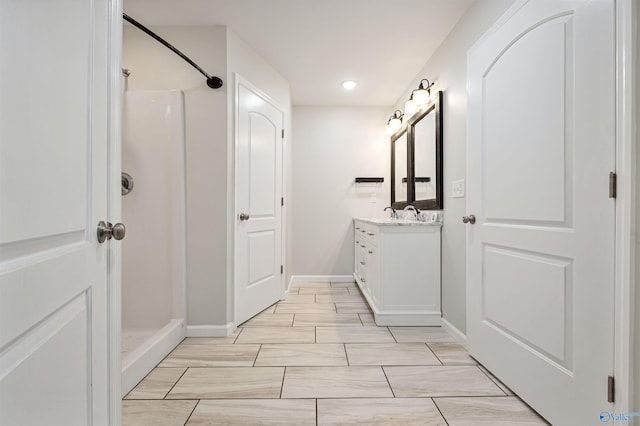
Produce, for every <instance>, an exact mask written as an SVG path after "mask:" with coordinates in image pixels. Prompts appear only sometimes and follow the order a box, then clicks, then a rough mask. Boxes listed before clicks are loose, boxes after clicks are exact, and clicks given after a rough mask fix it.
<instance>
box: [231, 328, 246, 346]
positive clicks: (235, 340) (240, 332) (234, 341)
mask: <svg viewBox="0 0 640 426" xmlns="http://www.w3.org/2000/svg"><path fill="white" fill-rule="evenodd" d="M238 328H240V331H238V335H237V336H236V338H235V339H233V343H232V344H233V345H235V344H236V342H237V341H238V338H239V337H240V334H242V332H243V331H244V328H242V327H238Z"/></svg>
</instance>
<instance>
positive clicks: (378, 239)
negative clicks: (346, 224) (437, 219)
mask: <svg viewBox="0 0 640 426" xmlns="http://www.w3.org/2000/svg"><path fill="white" fill-rule="evenodd" d="M353 225H354V249H355V252H354V254H355V256H354V259H355V262H354V274H353V275H354V278H355V279H356V282H357V283H358V286H359V287H360V290H361V291H362V294H363V295H364V297H365V298H366V299H367V302H368V303H369V306H370V307H371V310H372V311H373V314H374V317H375V322H376V324H377V325H396V326H420V325H421V326H439V325H440V318H441V311H440V231H441V226H442V225H441V224H440V223H429V222H419V221H413V220H397V219H360V218H356V219H354V220H353Z"/></svg>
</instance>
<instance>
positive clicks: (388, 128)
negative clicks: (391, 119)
mask: <svg viewBox="0 0 640 426" xmlns="http://www.w3.org/2000/svg"><path fill="white" fill-rule="evenodd" d="M384 132H385V133H386V134H388V135H391V134H393V130H391V126H389V124H387V125H386V126H384Z"/></svg>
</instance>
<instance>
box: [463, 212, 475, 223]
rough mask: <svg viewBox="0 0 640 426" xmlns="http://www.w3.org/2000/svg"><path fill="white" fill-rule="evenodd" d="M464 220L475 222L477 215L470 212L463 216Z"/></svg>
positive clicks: (465, 221)
mask: <svg viewBox="0 0 640 426" xmlns="http://www.w3.org/2000/svg"><path fill="white" fill-rule="evenodd" d="M462 221H463V222H464V223H470V224H472V225H473V224H474V223H476V217H475V216H474V215H472V214H470V215H469V216H462Z"/></svg>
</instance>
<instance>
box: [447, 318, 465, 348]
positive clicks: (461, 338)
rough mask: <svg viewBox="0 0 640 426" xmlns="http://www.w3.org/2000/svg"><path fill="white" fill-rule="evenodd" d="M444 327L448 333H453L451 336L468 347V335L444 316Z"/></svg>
mask: <svg viewBox="0 0 640 426" xmlns="http://www.w3.org/2000/svg"><path fill="white" fill-rule="evenodd" d="M442 328H443V329H444V330H446V331H447V333H449V334H450V335H451V337H453V338H454V339H456V341H457V342H458V343H460V344H461V345H462V346H464V347H465V348H466V347H467V335H466V334H464V333H463V332H462V331H460V330H458V329H457V328H456V327H455V326H454V325H453V324H451V323H450V322H449V321H447V320H446V319H444V318H442Z"/></svg>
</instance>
